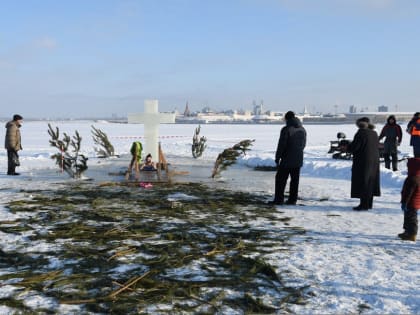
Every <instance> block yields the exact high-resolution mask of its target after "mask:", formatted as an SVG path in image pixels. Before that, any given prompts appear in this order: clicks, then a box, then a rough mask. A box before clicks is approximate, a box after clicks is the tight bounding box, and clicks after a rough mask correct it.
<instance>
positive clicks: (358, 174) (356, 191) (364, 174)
mask: <svg viewBox="0 0 420 315" xmlns="http://www.w3.org/2000/svg"><path fill="white" fill-rule="evenodd" d="M356 126H357V127H358V128H359V130H358V131H357V132H356V134H355V135H354V138H353V141H352V142H351V143H350V144H349V146H348V150H349V152H351V153H353V165H352V168H351V198H359V199H360V204H359V205H358V206H357V207H354V208H353V210H356V211H363V210H368V209H372V206H373V196H380V195H381V188H380V177H379V148H378V144H379V138H378V134H377V133H376V131H375V130H373V129H375V126H374V125H372V124H371V123H370V120H369V118H368V117H362V118H359V119H357V120H356Z"/></svg>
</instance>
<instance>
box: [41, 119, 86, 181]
mask: <svg viewBox="0 0 420 315" xmlns="http://www.w3.org/2000/svg"><path fill="white" fill-rule="evenodd" d="M48 134H49V135H50V137H51V140H50V145H51V146H52V147H56V148H57V149H58V150H59V151H60V152H58V153H56V154H54V155H52V156H51V158H52V159H53V160H55V162H56V164H57V165H58V166H59V167H60V169H61V170H62V171H64V172H66V173H67V174H69V175H70V176H71V177H72V178H80V177H81V176H82V174H83V172H85V171H86V170H87V169H88V166H87V160H88V158H87V157H85V156H84V155H83V154H80V153H79V152H80V148H81V142H82V137H80V135H79V132H78V131H77V130H76V131H75V135H74V136H73V137H72V138H71V137H70V136H69V135H68V134H66V133H65V132H64V133H63V139H60V131H59V129H58V127H56V128H55V130H54V129H53V128H52V126H51V125H50V124H48Z"/></svg>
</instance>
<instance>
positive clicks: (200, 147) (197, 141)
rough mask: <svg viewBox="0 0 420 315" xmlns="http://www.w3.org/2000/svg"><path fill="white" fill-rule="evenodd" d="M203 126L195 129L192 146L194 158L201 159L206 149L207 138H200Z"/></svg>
mask: <svg viewBox="0 0 420 315" xmlns="http://www.w3.org/2000/svg"><path fill="white" fill-rule="evenodd" d="M200 129H201V126H200V125H199V126H198V127H197V128H195V133H194V137H193V144H192V146H191V150H192V155H193V157H194V158H198V157H200V156H201V155H202V154H203V152H204V150H205V149H206V147H207V146H206V141H207V139H206V137H201V138H198V137H199V134H200Z"/></svg>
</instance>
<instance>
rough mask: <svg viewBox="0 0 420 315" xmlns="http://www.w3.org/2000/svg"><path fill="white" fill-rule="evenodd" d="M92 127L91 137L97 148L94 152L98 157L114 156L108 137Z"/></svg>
mask: <svg viewBox="0 0 420 315" xmlns="http://www.w3.org/2000/svg"><path fill="white" fill-rule="evenodd" d="M91 127H92V137H93V141H94V142H95V144H97V145H98V146H99V147H95V151H96V153H97V154H98V156H100V157H110V156H114V155H115V152H114V146H113V145H112V144H111V141H109V139H108V136H107V135H106V133H105V132H103V131H102V130H100V129H97V128H95V127H94V126H91Z"/></svg>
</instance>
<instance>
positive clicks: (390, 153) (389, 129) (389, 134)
mask: <svg viewBox="0 0 420 315" xmlns="http://www.w3.org/2000/svg"><path fill="white" fill-rule="evenodd" d="M383 138H385V141H384V159H385V167H386V168H387V169H390V168H391V158H392V170H393V171H398V154H397V146H399V145H400V144H401V141H402V129H401V126H400V125H398V124H397V120H396V119H395V116H394V115H391V116H389V117H388V119H387V121H386V125H385V126H384V127H383V128H382V131H381V134H380V135H379V141H381V140H382V139H383Z"/></svg>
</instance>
